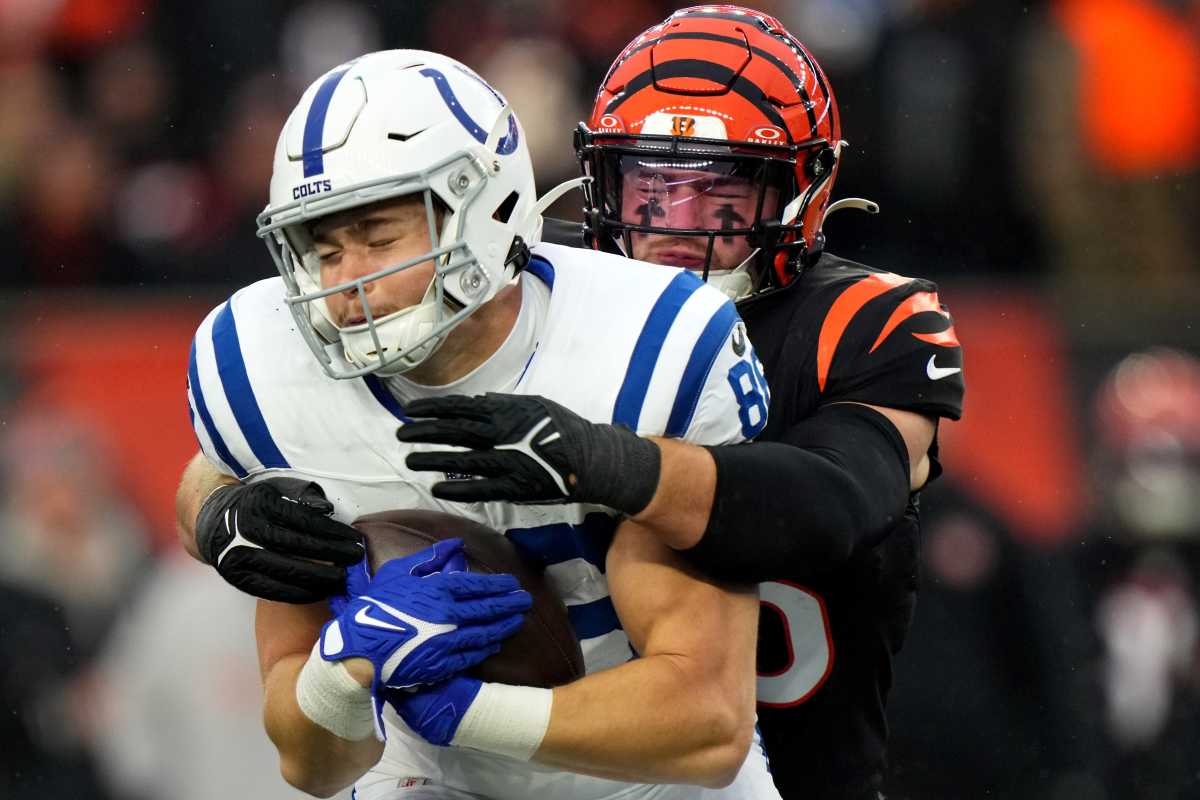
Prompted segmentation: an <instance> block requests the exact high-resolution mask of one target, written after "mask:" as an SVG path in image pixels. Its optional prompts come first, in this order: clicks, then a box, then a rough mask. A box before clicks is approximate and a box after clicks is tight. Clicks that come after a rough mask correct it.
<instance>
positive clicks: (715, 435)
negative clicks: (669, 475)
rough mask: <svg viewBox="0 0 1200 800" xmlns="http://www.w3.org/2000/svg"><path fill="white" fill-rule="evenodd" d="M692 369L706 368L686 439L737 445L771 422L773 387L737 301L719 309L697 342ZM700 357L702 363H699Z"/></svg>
mask: <svg viewBox="0 0 1200 800" xmlns="http://www.w3.org/2000/svg"><path fill="white" fill-rule="evenodd" d="M697 351H698V352H700V353H702V354H703V355H702V357H700V358H697V357H696V356H695V355H694V356H693V359H692V361H691V362H689V368H692V367H693V365H695V366H694V368H695V369H696V370H703V382H702V383H701V384H700V391H699V392H698V393H697V394H696V396H695V401H694V406H693V408H692V409H691V413H690V416H689V419H688V420H687V423H686V425H685V426H684V427H683V430H684V431H685V433H684V434H683V439H684V440H685V441H688V442H692V443H693V444H706V445H719V444H736V443H738V442H744V441H746V440H748V439H753V438H754V437H755V436H757V435H758V434H759V432H760V431H762V429H763V428H764V427H765V426H766V424H767V414H768V409H769V406H770V402H771V394H770V390H769V389H768V388H767V382H766V380H764V379H763V370H762V364H761V363H760V362H759V360H758V356H757V355H756V354H755V352H754V345H753V344H752V343H751V342H750V338H749V337H748V336H747V335H746V326H745V324H744V323H743V322H742V320H741V318H740V317H739V316H738V313H737V311H736V309H735V308H734V305H733V303H732V301H727V302H726V303H725V305H723V306H721V308H720V309H719V310H718V311H717V313H716V314H715V315H714V316H713V318H712V320H711V321H710V322H709V324H708V326H707V327H706V328H705V331H704V333H703V334H701V337H700V339H699V340H698V342H697ZM697 362H699V363H697Z"/></svg>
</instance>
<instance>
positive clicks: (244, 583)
mask: <svg viewBox="0 0 1200 800" xmlns="http://www.w3.org/2000/svg"><path fill="white" fill-rule="evenodd" d="M332 512H333V504H332V503H330V502H329V501H328V500H326V499H325V492H324V491H322V490H321V487H320V486H318V485H317V484H315V483H312V482H311V481H306V480H301V479H299V478H269V479H267V480H264V481H259V482H258V483H253V484H250V485H248V486H243V485H241V484H235V485H230V486H222V487H220V488H219V489H217V490H216V491H214V492H213V493H212V494H210V495H209V496H208V499H206V500H205V501H204V505H202V506H201V507H200V513H199V514H198V515H197V516H196V548H197V549H198V550H199V551H200V556H201V557H202V558H203V559H204V560H205V561H206V562H208V563H209V564H212V565H213V566H214V567H216V569H217V572H219V573H221V577H222V578H224V579H225V580H226V581H228V582H229V583H231V584H233V585H234V586H236V587H237V588H238V589H241V590H242V591H243V592H246V593H247V594H252V595H254V596H255V597H262V598H264V599H266V600H278V601H280V602H284V603H315V602H318V601H320V600H325V599H326V598H328V597H329V596H330V595H335V594H338V593H340V592H341V591H343V590H344V589H345V586H346V567H348V566H350V565H351V564H356V563H358V562H359V561H361V560H362V558H363V555H364V554H365V551H364V549H363V544H362V538H361V537H360V536H359V534H358V531H356V530H354V528H351V527H350V526H349V525H344V524H342V523H340V522H338V521H337V520H334V519H330V518H329V516H328V515H329V514H331V513H332Z"/></svg>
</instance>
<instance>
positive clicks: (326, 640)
mask: <svg viewBox="0 0 1200 800" xmlns="http://www.w3.org/2000/svg"><path fill="white" fill-rule="evenodd" d="M440 544H441V547H440V548H437V547H434V548H429V549H427V550H424V551H421V552H420V553H417V554H414V555H413V556H409V557H407V558H402V559H394V560H392V561H389V562H388V563H386V564H384V565H383V567H382V568H381V569H380V570H379V572H378V573H377V574H376V575H375V576H374V577H373V578H372V579H371V580H370V582H369V583H367V585H366V590H365V593H364V594H362V595H360V596H358V597H353V598H350V599H349V600H348V601H347V602H346V603H345V606H344V608H343V609H342V611H341V613H339V614H338V615H337V616H336V617H334V618H333V619H332V620H330V621H329V622H327V623H326V624H325V627H324V628H323V629H322V631H321V656H322V657H323V658H325V659H326V660H327V661H340V660H342V659H345V658H350V657H355V656H357V657H361V658H366V659H368V660H369V661H370V662H371V663H372V665H373V666H374V667H375V676H374V680H373V683H372V690H373V693H374V694H376V695H378V694H379V692H380V690H381V689H382V688H383V687H394V688H395V687H406V686H415V685H418V684H425V683H436V682H438V681H443V680H446V679H447V678H449V677H451V676H453V675H456V674H458V673H459V672H462V671H463V670H465V669H468V668H470V667H473V666H475V665H476V664H478V663H479V662H481V661H483V660H484V659H485V658H487V657H488V656H490V655H492V654H493V653H495V652H497V651H498V650H499V649H500V642H501V641H502V640H503V639H505V638H507V637H509V636H511V635H512V634H513V633H515V632H516V631H517V629H519V628H520V627H521V623H522V622H523V616H522V615H523V614H524V612H525V611H527V610H529V608H530V606H531V605H532V599H531V598H530V596H529V593H528V592H526V591H523V590H522V589H521V586H520V584H519V583H518V582H517V579H516V578H514V577H513V576H511V575H485V574H475V573H471V572H465V571H458V572H449V571H441V570H440V569H439V571H434V572H431V573H430V574H428V575H424V576H420V575H417V574H414V571H415V572H422V571H428V570H429V569H431V568H433V567H445V566H447V565H450V566H465V563H464V562H463V561H462V554H461V548H462V543H461V541H458V540H447V542H445V543H440Z"/></svg>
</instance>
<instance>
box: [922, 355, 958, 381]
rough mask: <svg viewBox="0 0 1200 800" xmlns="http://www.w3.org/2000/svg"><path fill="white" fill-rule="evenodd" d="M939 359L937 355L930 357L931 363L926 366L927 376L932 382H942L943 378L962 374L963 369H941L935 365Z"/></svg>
mask: <svg viewBox="0 0 1200 800" xmlns="http://www.w3.org/2000/svg"><path fill="white" fill-rule="evenodd" d="M935 359H937V356H936V355H933V356H930V357H929V363H928V364H926V365H925V374H926V375H928V376H929V380H931V381H940V380H941V379H942V378H948V377H950V376H951V375H954V374H956V373H959V372H962V367H939V366H938V365H937V364H935V363H933V362H934V360H935Z"/></svg>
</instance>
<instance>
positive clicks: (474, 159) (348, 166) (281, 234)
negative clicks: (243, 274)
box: [258, 51, 540, 378]
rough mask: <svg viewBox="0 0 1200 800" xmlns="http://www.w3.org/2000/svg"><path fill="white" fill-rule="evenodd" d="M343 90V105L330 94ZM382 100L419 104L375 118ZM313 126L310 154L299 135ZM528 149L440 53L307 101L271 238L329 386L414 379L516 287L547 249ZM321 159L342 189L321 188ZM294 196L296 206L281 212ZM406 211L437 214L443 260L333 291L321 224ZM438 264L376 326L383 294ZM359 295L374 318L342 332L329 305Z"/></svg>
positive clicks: (280, 184) (371, 59) (374, 70)
mask: <svg viewBox="0 0 1200 800" xmlns="http://www.w3.org/2000/svg"><path fill="white" fill-rule="evenodd" d="M347 81H351V82H352V83H351V84H350V85H347ZM353 82H356V83H353ZM330 83H333V84H334V88H335V89H336V90H337V92H338V93H339V94H335V93H334V91H333V90H328V88H327V87H328V86H329V85H330ZM368 90H369V91H368ZM323 92H324V94H325V97H324V99H323V100H322V97H321V96H322V93H323ZM331 95H332V97H333V99H332V102H331V100H330V96H331ZM368 96H370V97H372V98H375V97H381V96H383V97H384V99H385V100H386V98H387V97H388V96H390V97H392V98H395V97H404V98H405V99H406V103H404V104H397V103H395V102H391V103H386V102H376V103H375V105H374V106H372V105H371V104H370V103H368V102H367V97H368ZM339 100H340V101H341V105H340V106H338V105H337V103H338V102H339ZM322 102H323V103H324V104H325V109H324V111H323V112H322V113H327V114H328V115H329V117H330V118H331V119H332V120H333V121H332V122H330V121H327V120H325V119H324V118H321V120H320V121H321V123H322V127H323V134H324V139H323V140H318V144H320V143H321V141H324V144H323V145H321V148H318V149H314V148H313V146H312V141H313V140H314V139H315V137H316V136H319V135H321V134H320V133H318V134H315V135H314V134H313V133H312V130H311V129H312V127H313V126H314V123H313V119H314V114H315V112H314V110H313V107H314V106H317V105H319V104H321V103H322ZM397 106H402V108H399V109H398V108H397ZM497 112H498V113H497ZM484 114H491V115H494V116H491V117H489V118H486V119H487V121H488V123H489V126H490V129H491V130H490V132H489V134H488V135H487V136H486V137H485V136H484V135H483V130H482V129H481V128H479V126H478V125H477V124H476V123H475V122H474V120H475V119H480V118H485V117H484ZM300 123H303V126H304V130H303V135H302V140H303V144H302V145H301V144H300V143H299V142H300V140H301V137H300V136H299V135H298V134H297V133H296V132H295V130H293V129H294V128H296V127H297V126H298V125H299V124H300ZM522 138H523V137H521V135H520V129H519V124H518V122H517V120H516V117H515V115H513V114H512V113H511V111H510V110H509V108H508V106H507V104H505V103H504V102H503V99H502V98H501V97H500V96H499V95H498V94H496V93H495V91H494V90H492V89H491V87H489V86H488V85H487V84H486V83H484V82H483V81H482V79H480V78H479V77H478V76H477V75H475V74H474V73H473V72H471V71H470V70H468V69H467V68H466V67H463V66H462V65H461V64H458V62H455V61H453V60H451V59H448V58H446V57H444V56H439V55H436V54H432V53H425V52H422V51H385V52H382V53H372V54H369V55H367V56H364V57H362V58H360V59H356V60H355V61H353V62H350V63H349V64H348V65H343V66H341V67H338V68H335V69H334V70H332V71H331V72H330V73H328V74H327V75H326V76H323V77H322V78H320V79H318V80H317V81H316V82H315V83H314V84H313V86H312V87H310V89H309V91H307V92H306V93H305V95H304V97H303V98H302V99H301V102H300V105H299V106H298V107H297V109H296V111H295V112H293V115H292V119H289V124H288V126H287V127H285V129H284V132H283V135H281V137H280V142H279V146H278V148H277V151H276V168H275V175H274V176H273V178H272V185H271V189H272V192H271V195H272V203H271V204H270V205H268V207H267V208H266V209H265V210H264V211H263V213H262V214H260V215H259V217H258V225H259V228H258V235H259V237H261V238H263V240H264V241H265V243H266V244H267V248H268V250H269V251H270V252H271V255H272V258H273V259H274V261H275V264H276V267H277V268H278V270H279V273H280V275H281V276H282V277H283V281H284V285H285V287H286V290H287V303H288V306H289V308H290V310H291V312H292V315H293V317H294V318H295V320H296V322H297V327H298V329H299V330H300V333H301V335H302V336H303V337H304V339H305V341H306V342H307V343H308V345H309V347H310V349H311V350H312V351H313V353H314V354H315V355H316V357H317V359H318V361H320V363H321V365H322V367H323V368H324V370H325V372H326V373H327V374H329V375H330V376H331V377H334V378H358V377H361V376H364V375H368V374H377V375H380V376H390V375H396V374H399V373H403V372H406V371H408V370H411V369H413V368H414V367H416V366H418V365H419V364H421V363H423V362H424V361H426V360H427V359H428V358H429V357H430V356H432V355H433V354H434V353H435V352H436V351H437V349H438V347H439V346H441V344H442V343H443V342H444V341H445V339H446V336H447V335H448V334H449V332H450V331H451V330H453V328H454V327H455V326H457V325H458V324H459V323H460V322H462V321H463V320H464V319H466V317H468V316H469V315H470V314H472V313H473V312H475V311H476V310H477V309H478V308H479V307H480V306H481V305H483V304H484V303H486V302H487V301H488V300H491V299H492V298H493V297H495V295H496V293H497V292H499V290H500V289H501V288H503V286H504V285H506V284H507V283H508V282H509V281H510V280H511V279H512V278H513V276H514V275H515V274H516V272H517V270H518V269H519V263H515V262H518V261H519V256H520V255H522V251H523V249H524V247H525V246H531V245H533V244H536V243H537V236H538V232H539V230H540V226H539V225H538V224H537V223H538V222H540V218H538V217H537V215H536V214H531V213H530V212H531V209H532V208H533V206H534V202H535V200H536V197H535V193H534V189H533V174H532V167H531V165H530V163H529V155H528V151H527V150H526V149H525V147H524V143H523V142H522V141H520V140H521V139H522ZM410 140H411V141H410ZM331 141H332V143H330V142H331ZM302 148H303V149H302ZM314 152H316V153H317V156H316V157H315V158H314V157H313V153H314ZM316 159H320V160H321V161H322V162H323V163H322V164H320V167H321V168H322V169H323V172H321V173H320V174H321V175H322V176H328V177H321V178H320V179H319V180H312V179H311V177H312V175H311V173H312V171H313V169H314V167H313V166H312V164H311V163H310V162H311V161H313V160H316ZM406 168H407V169H406ZM301 169H303V170H304V172H303V174H301ZM355 178H365V179H363V180H354V179H355ZM310 187H312V188H311V189H310ZM310 191H311V193H309V192H310ZM289 195H290V197H291V198H293V199H287V200H286V201H284V202H275V201H276V200H277V199H278V200H280V201H283V200H284V199H285V198H288V197H289ZM401 198H412V199H413V200H419V201H421V202H423V204H424V211H425V215H424V217H425V220H424V222H425V225H426V226H427V230H428V235H429V242H430V249H429V250H428V251H427V252H425V253H423V254H420V255H418V256H415V257H413V258H410V259H406V260H404V261H402V262H399V263H395V264H391V265H388V266H386V267H384V268H381V269H379V270H376V271H374V272H371V273H369V274H366V275H363V276H362V277H360V278H356V279H354V280H350V281H346V282H343V283H340V284H337V285H334V286H323V285H322V279H321V267H320V259H319V258H318V255H317V251H316V247H315V244H314V242H313V239H312V235H311V233H310V230H311V225H312V224H313V222H314V221H315V220H318V219H320V218H323V217H327V216H329V215H332V214H337V213H340V212H344V211H347V210H351V209H355V208H360V207H363V206H367V205H371V204H376V203H379V202H382V201H388V200H396V199H401ZM439 222H440V224H439ZM427 264H432V265H433V275H432V277H431V279H430V282H429V285H428V286H427V288H426V290H425V292H424V294H423V296H422V298H421V300H420V301H419V302H418V303H417V304H416V305H412V306H409V307H406V308H402V309H399V310H394V311H390V312H387V311H384V313H383V314H382V315H381V316H376V315H377V314H378V313H380V311H383V310H382V309H380V308H378V306H376V307H375V308H372V305H371V295H372V293H374V292H376V291H377V290H378V286H373V285H372V284H374V283H375V282H377V281H380V280H382V279H385V278H387V277H389V276H391V275H394V274H396V273H399V272H402V271H405V270H409V269H414V268H427V267H424V265H427ZM346 293H349V294H352V295H353V296H352V298H350V299H349V302H350V303H351V304H352V306H353V307H354V308H355V309H356V310H357V309H358V308H360V307H361V310H362V315H363V316H364V317H365V319H364V320H363V321H362V322H359V323H357V324H354V325H348V326H345V327H338V326H337V324H336V323H335V321H334V318H333V316H332V315H331V314H330V312H329V308H328V305H327V303H326V298H328V297H330V296H332V295H338V294H346Z"/></svg>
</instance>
